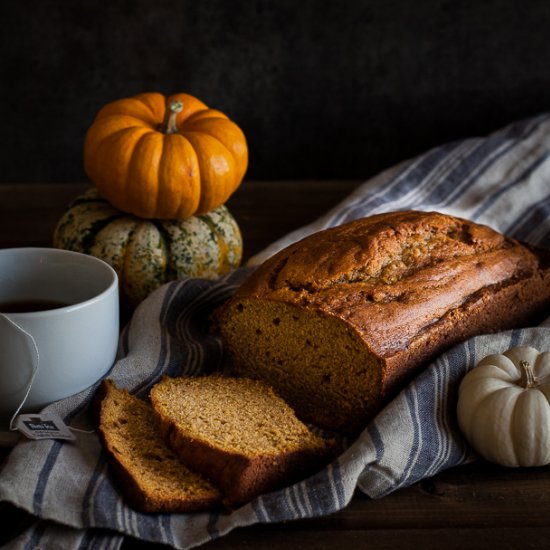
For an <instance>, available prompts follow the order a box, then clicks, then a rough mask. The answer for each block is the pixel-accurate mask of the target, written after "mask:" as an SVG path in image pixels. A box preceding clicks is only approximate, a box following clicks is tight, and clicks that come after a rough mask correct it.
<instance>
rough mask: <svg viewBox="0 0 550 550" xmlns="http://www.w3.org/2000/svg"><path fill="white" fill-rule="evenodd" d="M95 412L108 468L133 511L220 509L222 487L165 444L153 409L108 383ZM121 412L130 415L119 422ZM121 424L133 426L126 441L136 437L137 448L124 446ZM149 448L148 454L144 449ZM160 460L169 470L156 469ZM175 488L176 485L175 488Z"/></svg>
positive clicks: (99, 392) (98, 394) (103, 385)
mask: <svg viewBox="0 0 550 550" xmlns="http://www.w3.org/2000/svg"><path fill="white" fill-rule="evenodd" d="M94 410H95V415H96V420H97V426H98V433H99V436H100V440H101V443H102V445H103V448H104V450H105V453H106V455H107V458H108V462H109V468H110V470H111V472H112V474H113V477H114V480H115V482H116V485H117V487H119V488H120V490H121V492H122V493H123V495H124V498H125V500H126V501H127V502H128V503H129V504H130V506H131V507H132V508H134V509H135V510H137V511H139V512H146V513H149V512H151V513H164V512H195V511H201V510H213V509H216V508H219V507H220V505H221V494H220V492H219V491H218V489H216V488H215V487H214V486H213V485H211V484H210V483H209V482H208V481H206V480H204V479H200V476H198V475H197V474H196V473H194V472H191V471H189V470H188V468H187V466H186V465H184V464H183V463H180V462H179V460H178V459H177V458H176V457H175V456H174V455H173V453H172V451H171V450H170V449H169V448H168V446H167V445H166V444H165V442H164V441H159V437H158V431H157V429H156V425H154V426H153V422H154V416H153V412H152V410H151V409H150V407H149V405H147V404H146V403H144V402H141V401H140V400H138V399H137V398H135V397H132V396H130V395H129V394H128V392H127V391H126V390H120V389H118V388H117V387H116V386H115V384H114V382H113V381H112V380H108V379H106V380H103V381H102V383H101V384H100V386H99V388H98V390H97V392H96V397H95V402H94ZM121 413H129V414H128V416H126V417H124V418H121ZM131 416H134V417H135V419H136V421H137V423H139V424H140V430H139V434H138V430H135V429H134V430H132V428H135V426H132V422H133V419H132V418H130V417H131ZM119 421H122V422H129V425H130V430H129V433H127V434H126V440H127V441H126V443H132V442H131V440H132V438H134V437H135V438H136V441H135V445H134V448H133V449H132V445H129V446H128V447H123V446H122V445H121V439H120V438H118V437H117V433H116V431H117V426H116V425H115V424H116V423H118V422H119ZM149 428H150V429H149ZM132 432H133V433H132ZM143 435H145V436H146V437H147V440H146V441H145V442H143V441H140V440H138V439H137V438H138V436H143ZM122 443H123V444H124V442H122ZM145 445H150V446H151V449H150V453H149V454H150V456H147V452H146V449H144V448H143V446H145ZM136 446H137V447H138V448H136ZM159 460H160V461H161V462H164V464H165V465H166V471H165V472H163V471H162V468H161V469H159V468H158V466H159V465H158V464H157V462H158V461H159ZM155 472H158V473H155ZM152 482H153V483H152ZM174 485H177V486H178V487H176V488H174Z"/></svg>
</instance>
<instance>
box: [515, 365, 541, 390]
mask: <svg viewBox="0 0 550 550" xmlns="http://www.w3.org/2000/svg"><path fill="white" fill-rule="evenodd" d="M519 366H520V368H521V370H522V374H521V381H520V383H521V385H522V386H523V387H524V388H536V387H537V386H538V385H539V381H538V380H537V378H536V377H535V373H534V372H533V367H531V364H530V363H529V361H525V360H522V361H520V362H519Z"/></svg>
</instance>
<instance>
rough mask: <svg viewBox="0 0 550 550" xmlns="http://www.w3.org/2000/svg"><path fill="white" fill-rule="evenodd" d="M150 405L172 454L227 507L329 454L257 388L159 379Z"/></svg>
mask: <svg viewBox="0 0 550 550" xmlns="http://www.w3.org/2000/svg"><path fill="white" fill-rule="evenodd" d="M151 403H152V405H153V409H154V410H155V412H156V414H157V416H158V418H159V420H160V427H161V431H162V433H163V434H164V436H165V437H166V438H167V439H168V440H169V442H170V444H171V446H172V448H174V449H175V451H176V452H177V453H178V455H179V456H180V457H181V459H182V460H183V461H184V462H185V463H186V464H188V465H189V466H190V467H192V468H195V469H196V470H197V471H200V472H202V473H203V474H204V475H206V476H207V477H208V478H209V479H211V480H212V481H213V482H215V483H216V485H217V486H218V487H220V489H221V491H222V493H223V495H224V504H225V505H226V506H227V507H230V508H233V507H235V506H237V505H240V504H243V503H246V502H248V501H250V500H251V499H253V498H254V497H256V496H258V495H260V494H262V493H265V492H268V491H271V490H273V489H276V488H280V487H282V486H285V485H288V484H291V483H292V482H295V481H297V480H298V479H300V478H303V477H305V476H306V475H307V474H310V473H313V472H314V471H315V470H316V469H318V468H320V467H321V466H322V465H324V464H325V463H326V462H327V461H328V460H329V459H330V458H331V457H332V452H333V450H335V443H334V441H333V440H326V439H324V438H321V437H319V436H317V435H315V434H314V433H312V432H311V431H310V430H309V429H308V427H307V426H306V425H305V424H303V423H302V422H300V421H299V420H298V419H297V418H296V416H295V414H294V411H293V410H292V409H291V408H290V407H289V406H288V405H287V404H286V403H285V402H284V401H283V400H282V399H281V398H280V397H279V396H277V395H276V394H275V393H274V392H273V390H272V389H271V388H270V387H269V386H267V385H266V384H265V383H263V382H260V381H255V380H250V379H247V378H231V377H226V376H222V375H220V374H213V375H209V376H201V377H179V378H168V377H166V378H164V379H162V380H161V381H160V382H159V383H158V384H156V385H155V386H154V387H153V388H152V390H151Z"/></svg>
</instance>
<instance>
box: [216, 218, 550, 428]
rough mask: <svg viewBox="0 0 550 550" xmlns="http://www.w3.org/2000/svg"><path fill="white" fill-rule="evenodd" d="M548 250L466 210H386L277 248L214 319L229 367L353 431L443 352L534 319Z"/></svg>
mask: <svg viewBox="0 0 550 550" xmlns="http://www.w3.org/2000/svg"><path fill="white" fill-rule="evenodd" d="M541 258H542V256H541V255H540V254H539V253H536V252H534V251H533V250H531V249H530V248H528V247H526V246H523V245H522V244H520V243H519V242H517V241H514V240H513V239H508V238H505V237H504V236H503V235H501V234H500V233H498V232H496V231H494V230H492V229H491V228H489V227H487V226H484V225H479V224H475V223H473V222H470V221H467V220H463V219H459V218H455V217H452V216H447V215H444V214H440V213H435V212H417V211H404V212H392V213H387V214H380V215H375V216H372V217H368V218H363V219H360V220H356V221H353V222H350V223H347V224H344V225H341V226H339V227H334V228H331V229H327V230H324V231H320V232H318V233H316V234H314V235H311V236H309V237H306V238H305V239H303V240H302V241H300V242H297V243H295V244H293V245H291V246H289V247H287V248H286V249H284V250H282V251H280V252H279V253H277V254H275V255H274V256H273V257H271V258H270V259H268V260H267V261H266V262H264V264H262V265H261V266H259V267H258V268H257V269H256V271H255V272H254V273H253V274H252V275H251V276H250V277H249V279H248V280H247V281H245V283H244V284H243V285H242V286H241V287H240V288H239V289H238V290H237V292H236V293H235V296H234V297H233V298H232V299H231V300H229V302H228V303H227V304H225V305H224V306H222V307H221V308H220V309H219V310H218V311H216V312H215V313H214V315H213V321H214V325H215V327H216V329H217V330H218V331H219V334H220V336H221V338H222V341H223V345H224V349H225V350H226V352H227V356H228V359H229V362H230V367H231V369H232V372H233V373H235V374H238V375H243V376H248V377H252V378H258V379H263V380H266V381H267V382H268V383H270V384H271V385H272V386H273V387H274V388H275V389H276V391H278V392H279V393H280V394H281V395H282V397H283V398H285V399H286V400H287V401H288V403H289V404H290V405H291V406H292V407H293V408H294V409H295V410H296V412H297V414H298V415H299V417H300V418H301V419H305V420H307V421H310V422H312V423H314V424H317V425H319V426H322V427H324V428H327V429H333V430H338V431H342V432H347V433H356V432H357V431H359V430H361V429H362V428H364V427H365V425H366V423H367V422H368V420H369V419H371V418H372V417H373V416H374V415H375V414H376V412H378V411H379V410H380V408H381V407H382V405H383V404H384V403H385V402H386V400H387V398H388V397H389V396H391V395H393V394H395V392H396V391H397V390H398V389H399V388H401V387H403V385H404V383H405V382H406V381H408V380H410V378H411V377H412V376H413V375H414V374H415V373H416V372H418V369H419V367H421V366H422V365H424V364H426V362H427V361H429V360H430V359H433V358H434V357H435V356H436V355H437V354H438V353H441V352H442V351H444V350H445V349H447V348H448V347H450V346H451V345H453V344H454V343H457V342H459V341H461V340H464V339H466V338H468V337H470V336H473V335H475V334H479V333H482V332H494V331H498V330H503V329H505V328H512V327H515V326H522V325H523V324H524V323H526V322H532V321H533V319H535V316H536V315H537V314H540V311H541V309H542V308H544V307H546V306H547V305H548V303H549V299H550V287H549V282H550V278H549V270H548V253H547V252H546V253H545V258H544V259H543V260H541ZM542 264H544V265H542Z"/></svg>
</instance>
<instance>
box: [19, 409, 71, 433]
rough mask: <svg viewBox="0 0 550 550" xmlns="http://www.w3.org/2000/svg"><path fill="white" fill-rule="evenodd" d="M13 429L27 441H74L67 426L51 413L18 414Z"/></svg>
mask: <svg viewBox="0 0 550 550" xmlns="http://www.w3.org/2000/svg"><path fill="white" fill-rule="evenodd" d="M15 428H16V429H17V430H19V431H20V432H21V433H22V434H23V435H24V436H25V437H28V438H29V439H67V440H74V439H76V437H75V436H74V435H73V433H72V432H71V430H70V428H69V427H68V426H67V424H65V422H63V420H61V418H60V417H59V415H57V414H55V413H53V412H49V413H46V412H45V413H40V414H20V415H19V416H18V417H17V421H16V424H15Z"/></svg>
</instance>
